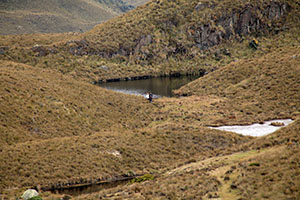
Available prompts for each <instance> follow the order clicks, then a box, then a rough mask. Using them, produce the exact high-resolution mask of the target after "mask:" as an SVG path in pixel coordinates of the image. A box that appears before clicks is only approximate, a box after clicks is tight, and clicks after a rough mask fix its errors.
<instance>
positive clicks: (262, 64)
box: [177, 47, 300, 125]
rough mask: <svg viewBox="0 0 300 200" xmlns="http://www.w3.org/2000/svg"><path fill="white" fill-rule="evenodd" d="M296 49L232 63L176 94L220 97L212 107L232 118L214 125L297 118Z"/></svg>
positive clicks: (284, 49)
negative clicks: (228, 114)
mask: <svg viewBox="0 0 300 200" xmlns="http://www.w3.org/2000/svg"><path fill="white" fill-rule="evenodd" d="M299 50H300V49H299V48H298V47H286V48H282V49H279V50H276V51H274V52H272V53H269V54H266V55H265V56H262V57H259V58H254V59H245V60H241V61H238V62H233V63H231V64H229V65H228V66H226V67H224V68H222V69H220V70H216V71H215V72H212V73H211V75H210V76H205V77H203V78H200V79H198V80H196V81H193V82H191V83H190V84H188V85H186V86H184V87H182V88H181V89H179V90H178V91H177V94H181V95H182V94H189V95H196V96H200V97H201V96H206V95H215V96H217V97H218V98H220V99H221V101H220V102H219V103H215V104H214V105H212V106H213V107H214V108H215V109H216V110H220V111H221V112H229V113H231V114H230V115H231V116H227V117H226V118H223V120H226V121H223V122H221V121H216V122H215V124H216V125H217V124H219V123H220V122H221V123H222V124H232V123H236V124H241V123H246V121H248V120H251V121H254V122H260V121H264V120H268V119H274V118H293V117H297V116H299V113H298V112H299V107H300V104H299V101H298V99H299V98H300V96H299V94H300V91H299V88H300V82H299V78H298V77H299V75H300V74H299V72H300V71H299V69H300V65H299V59H300V55H299ZM230 121H231V122H230Z"/></svg>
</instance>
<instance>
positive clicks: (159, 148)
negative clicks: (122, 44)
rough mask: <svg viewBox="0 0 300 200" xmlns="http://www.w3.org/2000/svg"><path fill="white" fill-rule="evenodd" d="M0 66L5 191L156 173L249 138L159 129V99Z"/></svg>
mask: <svg viewBox="0 0 300 200" xmlns="http://www.w3.org/2000/svg"><path fill="white" fill-rule="evenodd" d="M0 72H1V73H0V74H1V115H0V117H1V118H0V119H1V124H0V125H1V126H0V133H1V151H0V158H1V159H0V166H1V167H0V169H1V173H0V174H1V176H0V180H1V181H0V183H1V184H0V188H1V193H5V194H7V193H8V194H15V195H18V194H19V190H18V189H17V190H11V189H10V188H11V187H16V188H24V187H32V186H36V185H41V186H42V187H47V186H51V185H55V186H57V185H62V184H74V183H78V181H79V182H80V183H85V182H88V181H92V182H93V181H96V180H97V179H99V178H103V179H105V178H108V177H113V176H116V175H121V174H126V173H128V172H129V171H132V172H134V173H149V172H156V171H160V170H163V169H164V168H167V167H170V166H175V165H177V163H184V162H187V161H189V160H191V159H195V158H198V159H199V158H201V159H203V158H208V157H211V156H213V155H217V154H224V153H228V152H232V151H233V150H230V149H227V148H228V147H231V146H233V145H236V144H240V143H244V142H247V141H249V140H250V139H251V138H250V137H242V136H238V135H236V134H233V133H228V134H224V133H222V132H220V131H216V130H211V129H207V128H204V127H185V126H178V127H177V128H176V126H173V125H172V126H169V128H166V127H165V128H160V127H159V126H157V125H159V124H163V125H164V124H165V122H164V121H161V120H162V119H157V117H158V116H157V115H156V114H155V112H154V111H157V110H158V109H159V107H158V105H157V104H149V103H148V102H147V101H146V100H145V99H143V98H142V97H135V96H131V95H123V94H118V93H114V92H111V91H107V90H105V89H101V88H99V87H98V86H94V85H91V84H88V83H85V82H80V81H76V80H74V79H72V78H71V77H69V76H65V75H62V74H59V73H57V72H54V71H51V70H47V69H39V68H34V67H31V66H28V65H24V64H18V63H13V62H5V61H3V62H2V65H1V68H0ZM12 155H13V156H12Z"/></svg>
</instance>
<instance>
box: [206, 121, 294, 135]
mask: <svg viewBox="0 0 300 200" xmlns="http://www.w3.org/2000/svg"><path fill="white" fill-rule="evenodd" d="M274 122H279V123H283V124H284V125H283V126H279V127H278V126H273V125H271V123H274ZM292 122H293V120H291V119H278V120H270V121H266V122H264V123H263V124H252V125H243V126H219V127H210V128H214V129H218V130H222V131H230V132H235V133H239V134H242V135H249V136H256V137H258V136H264V135H267V134H270V133H273V132H275V131H276V130H278V129H280V128H282V127H284V126H287V125H289V124H290V123H292Z"/></svg>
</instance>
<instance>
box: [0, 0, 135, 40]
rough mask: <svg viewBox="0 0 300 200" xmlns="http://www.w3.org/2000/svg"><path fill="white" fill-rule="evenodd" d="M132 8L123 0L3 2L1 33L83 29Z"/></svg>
mask: <svg viewBox="0 0 300 200" xmlns="http://www.w3.org/2000/svg"><path fill="white" fill-rule="evenodd" d="M132 8H133V7H129V6H127V5H126V4H125V3H124V2H122V1H95V0H75V1H74V0H73V1H70V0H64V1H55V0H51V1H49V0H47V1H45V0H43V1H36V0H34V1H1V2H0V16H1V17H0V27H1V28H0V34H2V35H3V34H24V33H59V32H71V31H72V32H82V31H86V30H89V29H91V28H92V27H93V26H95V25H96V24H99V23H102V22H104V21H106V20H108V19H110V18H112V17H115V16H117V15H119V14H121V13H123V12H126V11H128V10H129V9H132Z"/></svg>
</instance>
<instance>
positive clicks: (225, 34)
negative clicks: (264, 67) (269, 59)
mask: <svg viewBox="0 0 300 200" xmlns="http://www.w3.org/2000/svg"><path fill="white" fill-rule="evenodd" d="M212 13H213V14H212ZM298 14H299V4H298V2H297V1H291V0H280V1H274V2H273V1H272V2H270V1H260V0H252V1H250V2H248V3H247V2H245V1H238V2H236V3H235V4H234V5H232V2H231V1H229V0H228V1H222V2H219V1H207V2H202V4H199V2H196V1H192V2H186V1H184V0H179V1H176V2H169V1H160V2H155V1H153V2H148V3H147V4H145V5H143V6H140V7H138V8H137V9H134V10H132V11H130V12H128V13H126V14H124V15H122V16H119V17H117V18H114V19H111V20H110V21H108V22H106V23H103V24H101V25H98V26H96V27H95V28H94V29H92V30H91V31H88V32H86V33H83V34H79V35H77V36H76V37H71V38H70V39H68V38H67V37H64V38H65V40H63V41H59V40H53V41H52V43H51V42H50V41H49V40H48V41H49V43H48V44H47V45H43V42H35V43H34V42H33V44H32V45H29V46H26V48H25V47H24V48H23V47H20V46H17V45H15V43H14V42H13V41H15V39H14V38H11V37H4V39H0V40H5V44H6V45H5V46H4V45H3V46H4V47H5V48H6V49H5V50H4V53H2V54H1V55H0V57H1V59H3V60H11V61H16V62H21V63H27V64H30V65H33V66H37V67H42V68H53V69H56V70H58V71H60V72H63V73H69V74H71V75H72V76H73V77H76V78H77V79H82V80H88V81H95V82H97V81H99V80H106V79H112V78H126V77H136V76H143V75H152V76H160V75H170V74H175V73H180V74H187V73H188V74H195V73H196V74H199V73H201V72H203V70H206V71H208V72H209V71H211V70H215V69H217V68H219V67H221V66H225V65H226V64H228V63H230V62H232V61H235V60H237V59H241V58H243V59H244V58H252V57H254V56H261V55H263V54H265V53H268V52H271V51H272V50H273V49H276V48H280V47H281V46H285V45H296V44H298V43H299V41H298V40H297V39H295V38H297V36H299V23H298ZM243 24H246V25H243ZM34 37H35V38H37V40H39V38H40V37H41V36H40V35H35V36H34ZM253 37H255V38H257V40H258V41H259V43H260V47H259V49H260V50H259V51H254V50H253V49H251V48H249V42H250V41H251V40H252V39H253ZM2 38H3V37H2ZM40 41H41V40H40ZM295 42H296V43H295ZM18 43H19V45H22V46H23V44H22V42H18ZM294 43H295V44H294ZM35 45H40V46H41V47H39V48H34V46H35ZM1 46H2V45H1Z"/></svg>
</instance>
